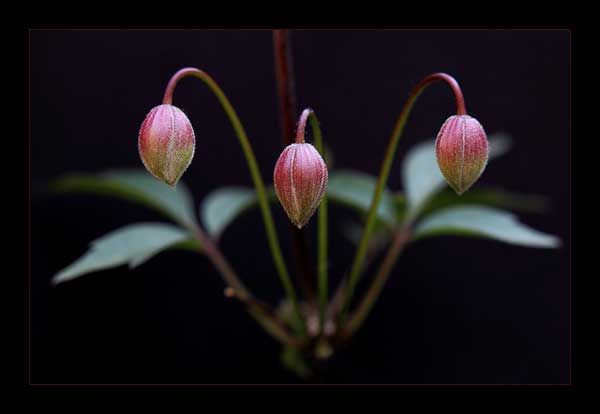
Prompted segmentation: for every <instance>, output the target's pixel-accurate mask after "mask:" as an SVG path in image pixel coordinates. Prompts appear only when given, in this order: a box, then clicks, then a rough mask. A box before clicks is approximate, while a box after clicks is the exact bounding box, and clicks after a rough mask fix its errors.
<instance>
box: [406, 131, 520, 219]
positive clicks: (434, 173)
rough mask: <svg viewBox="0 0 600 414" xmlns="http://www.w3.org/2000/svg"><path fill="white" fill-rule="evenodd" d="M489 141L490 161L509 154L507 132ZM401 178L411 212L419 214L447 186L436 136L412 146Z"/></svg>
mask: <svg viewBox="0 0 600 414" xmlns="http://www.w3.org/2000/svg"><path fill="white" fill-rule="evenodd" d="M488 142H489V148H490V150H489V151H490V152H489V159H490V160H492V159H494V158H496V157H498V156H500V155H502V154H504V153H506V152H507V151H508V150H509V149H510V145H511V144H510V142H511V140H510V137H509V136H508V135H507V134H504V133H497V134H492V135H490V136H489V137H488ZM484 173H485V172H484ZM402 181H403V186H404V190H405V192H406V198H407V203H408V212H409V214H411V215H416V214H417V213H418V212H419V210H420V209H421V207H423V204H424V203H425V202H426V201H427V200H428V199H429V198H430V197H431V196H432V195H433V194H434V193H435V192H437V191H439V190H440V189H442V188H443V187H444V185H446V179H445V178H444V176H443V175H442V173H441V172H440V169H439V167H438V164H437V159H436V155H435V139H434V140H430V141H426V142H421V143H419V144H417V145H415V146H414V147H412V148H411V149H410V151H409V152H408V154H407V155H406V157H405V158H404V162H403V164H402Z"/></svg>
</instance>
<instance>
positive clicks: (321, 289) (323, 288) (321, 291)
mask: <svg viewBox="0 0 600 414" xmlns="http://www.w3.org/2000/svg"><path fill="white" fill-rule="evenodd" d="M307 120H310V127H311V129H312V131H313V141H314V144H315V148H316V149H317V151H319V153H320V154H321V156H322V157H323V159H325V148H324V146H323V134H322V132H321V127H320V126H319V120H318V119H317V115H315V112H314V111H313V110H312V109H308V108H307V109H305V110H304V111H302V114H301V115H300V120H299V121H298V130H297V135H296V143H298V142H304V131H305V130H306V122H307ZM317 226H318V229H317V274H318V288H317V289H318V302H319V330H320V332H321V333H323V327H324V325H325V312H326V310H327V295H328V293H327V194H324V195H323V198H322V199H321V204H320V205H319V211H318V222H317Z"/></svg>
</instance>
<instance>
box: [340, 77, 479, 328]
mask: <svg viewBox="0 0 600 414" xmlns="http://www.w3.org/2000/svg"><path fill="white" fill-rule="evenodd" d="M439 80H441V81H444V82H446V83H447V84H448V85H450V88H451V89H452V92H453V93H454V96H455V98H456V113H457V114H458V115H466V113H467V111H466V106H465V102H464V98H463V95H462V92H461V90H460V87H459V86H458V82H456V80H455V79H454V78H453V77H452V76H450V75H447V74H445V73H434V74H432V75H429V76H427V77H425V78H424V79H423V80H422V81H421V82H419V84H417V86H415V87H414V89H413V90H412V92H411V94H410V96H409V97H408V100H407V101H406V103H405V104H404V107H403V108H402V111H401V112H400V116H399V117H398V120H397V121H396V125H395V126H394V129H393V131H392V136H391V138H390V141H389V144H388V146H387V149H386V152H385V157H384V159H383V162H382V163H381V170H380V172H379V178H378V180H377V186H376V187H375V192H374V194H373V199H372V200H371V206H370V208H369V212H368V213H367V219H366V223H365V227H364V228H363V232H362V236H361V239H360V242H359V244H358V247H357V249H356V255H355V257H354V262H353V263H352V267H351V269H350V274H349V276H348V284H347V285H346V296H345V298H344V306H343V307H342V312H341V315H340V326H342V325H343V324H344V322H345V320H346V317H347V314H348V310H349V308H350V303H351V301H352V296H353V294H354V289H355V287H356V282H357V280H358V274H359V273H360V272H361V271H362V270H363V264H364V259H365V255H366V253H367V248H368V244H369V238H370V237H371V234H372V232H373V229H374V227H375V219H376V213H377V209H378V208H379V203H380V202H381V197H382V194H383V189H384V188H385V185H386V184H387V180H388V177H389V175H390V169H391V166H392V162H393V160H394V154H395V153H396V148H397V147H398V141H399V139H400V136H401V135H402V131H403V130H404V126H405V125H406V121H407V120H408V116H409V114H410V111H411V109H412V107H413V105H414V104H415V102H416V100H417V98H418V97H419V96H420V95H421V93H423V91H424V90H425V89H426V88H427V87H428V86H429V85H431V84H432V83H433V82H435V81H439Z"/></svg>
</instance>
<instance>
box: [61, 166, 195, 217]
mask: <svg viewBox="0 0 600 414" xmlns="http://www.w3.org/2000/svg"><path fill="white" fill-rule="evenodd" d="M50 189H51V190H53V191H56V192H59V193H88V194H98V195H108V196H114V197H120V198H124V199H126V200H129V201H134V202H137V203H141V204H143V205H145V206H147V207H150V208H152V209H155V210H157V211H159V212H161V213H163V214H165V215H167V216H168V217H169V218H171V219H172V220H174V221H176V222H177V223H179V224H181V225H183V226H185V227H187V228H192V227H194V226H195V223H196V218H195V216H194V203H193V200H192V197H191V195H190V192H189V190H188V188H187V187H186V186H185V184H184V183H183V182H181V181H180V182H179V184H177V187H176V188H173V187H171V186H169V185H167V184H165V183H163V182H162V181H160V180H158V179H156V178H155V177H153V176H152V175H150V174H149V173H148V172H147V171H146V170H144V169H132V170H111V171H106V172H103V173H99V174H84V173H72V174H69V175H66V176H63V177H61V178H59V179H58V180H56V181H54V182H53V183H52V184H51V186H50Z"/></svg>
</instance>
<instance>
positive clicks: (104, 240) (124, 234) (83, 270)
mask: <svg viewBox="0 0 600 414" xmlns="http://www.w3.org/2000/svg"><path fill="white" fill-rule="evenodd" d="M193 243H195V244H196V246H198V244H197V242H196V241H194V240H191V237H190V235H189V233H188V232H187V231H185V230H182V229H181V228H179V227H176V226H173V225H171V224H164V223H136V224H131V225H128V226H125V227H121V228H120V229H117V230H114V231H112V232H110V233H108V234H106V235H104V236H102V237H101V238H99V239H97V240H94V241H93V242H92V243H91V246H90V249H89V250H88V251H87V252H86V253H85V254H84V255H83V256H82V257H80V258H79V259H77V260H76V261H75V262H73V263H72V264H70V265H69V266H67V267H66V268H64V269H63V270H61V271H60V272H58V273H57V274H56V275H55V276H54V278H53V279H52V283H53V284H57V283H61V282H65V281H67V280H72V279H75V278H77V277H79V276H82V275H84V274H87V273H91V272H95V271H98V270H103V269H108V268H111V267H116V266H120V265H124V264H129V267H130V268H134V267H137V266H139V265H141V264H142V263H144V262H146V261H147V260H148V259H150V258H151V257H152V256H154V255H156V254H158V253H160V252H161V251H163V250H165V249H167V248H170V247H175V246H178V245H181V246H188V247H189V246H190V245H191V244H193Z"/></svg>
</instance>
